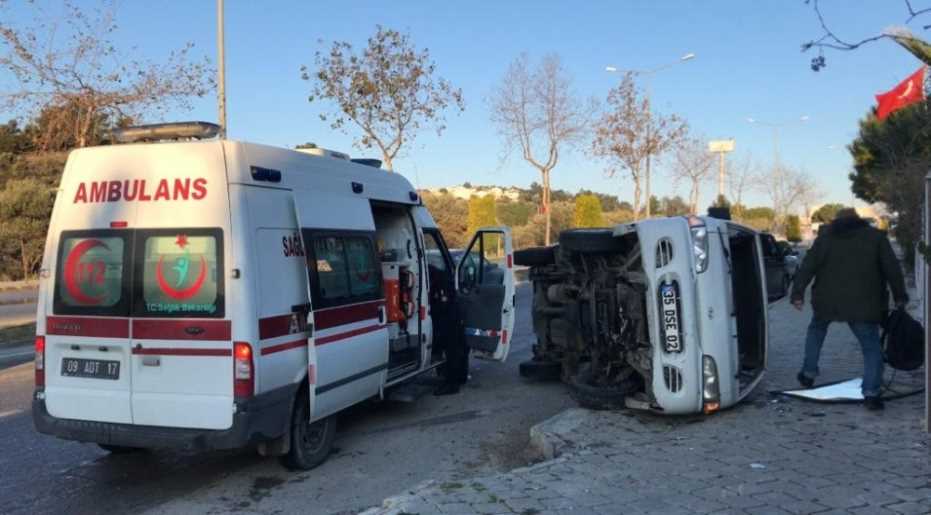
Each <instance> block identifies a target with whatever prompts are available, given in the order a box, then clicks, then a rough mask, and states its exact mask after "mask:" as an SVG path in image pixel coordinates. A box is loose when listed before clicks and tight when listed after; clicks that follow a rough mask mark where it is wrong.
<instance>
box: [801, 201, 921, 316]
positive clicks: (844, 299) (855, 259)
mask: <svg viewBox="0 0 931 515" xmlns="http://www.w3.org/2000/svg"><path fill="white" fill-rule="evenodd" d="M812 279H814V281H815V284H814V286H813V287H812V301H811V304H812V307H813V308H814V310H815V316H816V317H817V318H820V319H822V320H831V321H839V322H880V321H881V320H882V317H883V311H884V310H886V309H887V308H888V302H889V301H888V296H887V293H886V285H887V284H888V285H889V288H891V289H892V296H893V298H894V299H895V301H896V302H906V301H907V300H908V294H907V293H906V292H905V280H904V278H903V276H902V269H901V268H900V266H899V261H898V259H896V257H895V253H894V252H893V251H892V246H891V245H890V244H889V239H888V238H886V233H885V232H883V231H880V230H878V229H874V228H873V227H870V225H869V224H868V223H867V222H866V221H864V220H863V219H861V218H856V217H850V218H839V219H837V220H834V221H833V222H831V225H830V226H829V227H828V228H827V230H826V231H823V232H822V233H821V235H819V236H818V238H817V239H816V240H815V243H814V245H813V246H812V247H811V249H810V250H809V251H808V253H807V254H806V255H805V259H804V261H802V266H801V267H800V268H799V271H798V274H797V275H796V276H795V281H794V283H793V285H792V300H793V301H796V300H804V298H805V288H807V287H808V283H810V282H811V281H812Z"/></svg>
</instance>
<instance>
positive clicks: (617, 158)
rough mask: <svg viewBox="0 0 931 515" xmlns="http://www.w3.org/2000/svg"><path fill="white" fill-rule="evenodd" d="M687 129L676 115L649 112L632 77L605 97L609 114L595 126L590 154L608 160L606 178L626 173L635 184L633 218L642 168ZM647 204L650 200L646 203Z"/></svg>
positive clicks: (636, 215)
mask: <svg viewBox="0 0 931 515" xmlns="http://www.w3.org/2000/svg"><path fill="white" fill-rule="evenodd" d="M687 129H688V125H687V124H686V123H685V121H684V120H682V119H681V118H679V117H678V116H676V115H670V116H663V115H661V114H658V113H656V112H654V111H651V110H650V101H649V99H647V98H646V97H645V96H644V95H642V94H641V92H640V90H639V89H638V88H637V85H636V84H635V82H634V76H633V74H632V73H627V74H625V75H624V79H623V80H621V83H620V84H619V85H618V86H617V87H616V88H614V89H612V90H611V91H610V92H609V93H608V111H607V112H605V113H604V114H603V115H602V117H601V119H600V120H598V121H597V122H596V123H595V138H594V140H593V141H592V153H593V154H595V155H596V156H598V157H602V158H605V159H607V160H608V163H609V165H608V170H607V172H608V174H609V175H610V176H612V177H613V176H615V175H617V174H618V173H619V172H620V170H619V169H618V167H620V169H626V170H627V171H628V172H629V173H630V177H631V179H632V180H633V181H634V216H635V218H636V219H639V218H640V204H641V203H640V201H641V199H640V197H641V191H642V190H641V182H642V180H643V174H644V169H643V165H644V163H645V162H646V160H647V159H648V158H649V157H650V156H658V155H660V154H662V153H664V152H666V151H667V150H668V149H669V148H670V147H672V146H673V145H675V144H676V143H677V142H678V141H679V140H681V139H682V138H683V137H685V134H686V131H687ZM647 202H649V199H647Z"/></svg>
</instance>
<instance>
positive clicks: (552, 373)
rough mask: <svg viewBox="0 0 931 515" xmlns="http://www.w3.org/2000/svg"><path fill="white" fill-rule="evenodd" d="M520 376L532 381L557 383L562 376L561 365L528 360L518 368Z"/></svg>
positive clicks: (552, 362)
mask: <svg viewBox="0 0 931 515" xmlns="http://www.w3.org/2000/svg"><path fill="white" fill-rule="evenodd" d="M518 370H519V372H520V376H521V377H523V378H526V379H530V380H533V381H559V378H560V377H561V376H562V363H559V362H558V361H544V360H537V359H528V360H527V361H523V362H521V364H520V365H519V366H518Z"/></svg>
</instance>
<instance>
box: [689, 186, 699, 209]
mask: <svg viewBox="0 0 931 515" xmlns="http://www.w3.org/2000/svg"><path fill="white" fill-rule="evenodd" d="M698 188H699V185H698V181H697V180H696V181H693V182H692V194H691V195H689V211H691V213H692V214H693V215H697V214H698V194H699V193H700V192H699V189H698Z"/></svg>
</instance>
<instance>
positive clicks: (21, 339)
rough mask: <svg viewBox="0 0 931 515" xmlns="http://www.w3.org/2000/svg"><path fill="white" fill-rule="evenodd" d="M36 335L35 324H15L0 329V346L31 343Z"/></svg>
mask: <svg viewBox="0 0 931 515" xmlns="http://www.w3.org/2000/svg"><path fill="white" fill-rule="evenodd" d="M35 336H36V324H25V325H15V326H13V327H5V328H3V329H0V347H2V346H4V345H10V344H13V343H31V342H32V340H33V339H34V338H35Z"/></svg>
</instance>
